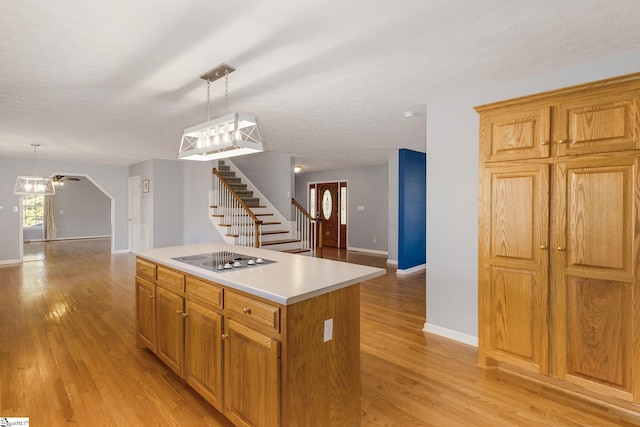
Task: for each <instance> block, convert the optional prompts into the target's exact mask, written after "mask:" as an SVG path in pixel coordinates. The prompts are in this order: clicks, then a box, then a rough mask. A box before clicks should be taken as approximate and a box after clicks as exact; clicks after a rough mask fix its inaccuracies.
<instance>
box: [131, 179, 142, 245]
mask: <svg viewBox="0 0 640 427" xmlns="http://www.w3.org/2000/svg"><path fill="white" fill-rule="evenodd" d="M138 249H140V177H139V176H132V177H130V178H129V251H135V250H138Z"/></svg>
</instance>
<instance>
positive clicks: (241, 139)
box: [178, 64, 264, 161]
mask: <svg viewBox="0 0 640 427" xmlns="http://www.w3.org/2000/svg"><path fill="white" fill-rule="evenodd" d="M233 71H235V68H233V67H231V66H229V65H227V64H220V65H219V66H217V67H216V68H214V69H212V70H210V71H207V72H206V73H204V74H203V75H201V76H200V78H201V79H204V80H206V81H207V121H206V122H205V123H201V124H199V125H196V126H192V127H190V128H187V129H185V130H184V134H183V135H182V142H181V143H180V151H179V152H178V158H179V159H184V160H201V161H204V160H214V159H223V158H226V157H234V156H241V155H243V154H250V153H257V152H261V151H264V150H263V148H262V140H261V139H260V131H259V129H258V123H257V122H256V119H255V117H252V116H250V115H248V114H242V113H231V114H227V115H225V116H222V117H219V118H216V119H213V120H212V119H211V117H210V87H211V82H214V81H216V80H218V79H219V78H221V77H224V79H225V104H226V108H227V113H228V108H229V73H232V72H233Z"/></svg>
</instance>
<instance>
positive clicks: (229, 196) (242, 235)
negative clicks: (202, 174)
mask: <svg viewBox="0 0 640 427" xmlns="http://www.w3.org/2000/svg"><path fill="white" fill-rule="evenodd" d="M213 175H214V176H215V181H216V182H215V184H214V188H216V190H217V204H216V212H217V214H219V215H222V223H223V224H225V225H227V230H228V233H227V236H232V237H234V239H235V242H236V244H237V245H240V246H253V247H256V248H259V247H260V246H261V237H260V236H261V232H260V228H261V226H262V221H261V220H259V219H258V218H257V217H256V216H255V215H254V214H253V212H251V209H249V207H248V206H247V205H246V203H245V202H244V201H243V200H242V199H241V198H240V196H239V195H238V194H237V193H236V192H235V190H234V189H233V188H231V186H230V185H229V184H228V183H227V182H226V180H225V179H224V177H223V176H221V175H220V173H219V172H218V170H217V169H216V168H213Z"/></svg>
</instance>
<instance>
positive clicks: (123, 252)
mask: <svg viewBox="0 0 640 427" xmlns="http://www.w3.org/2000/svg"><path fill="white" fill-rule="evenodd" d="M111 253H112V254H129V253H133V252H132V251H130V250H129V249H116V250H115V251H113V252H111Z"/></svg>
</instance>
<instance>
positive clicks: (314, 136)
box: [0, 0, 640, 170]
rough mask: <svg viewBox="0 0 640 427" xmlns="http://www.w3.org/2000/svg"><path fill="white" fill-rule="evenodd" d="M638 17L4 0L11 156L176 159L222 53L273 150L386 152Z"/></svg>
mask: <svg viewBox="0 0 640 427" xmlns="http://www.w3.org/2000/svg"><path fill="white" fill-rule="evenodd" d="M639 16H640V2H639V1H637V0H611V1H607V0H535V1H520V0H517V1H508V0H483V1H477V0H428V1H427V0H405V1H402V2H397V1H396V2H391V1H386V0H385V1H371V0H349V1H344V0H323V1H321V2H318V1H311V0H295V1H294V0H269V1H266V0H265V1H256V0H252V1H248V0H235V1H220V0H180V1H178V0H164V1H156V0H154V1H151V0H136V1H131V0H109V1H87V0H57V1H50V2H46V1H42V0H19V1H18V0H12V1H3V2H0V155H7V156H21V157H27V156H31V155H32V153H33V151H32V150H33V149H32V147H31V146H30V144H32V143H40V144H42V146H41V147H40V148H39V150H38V158H45V159H64V160H72V161H82V162H95V163H111V164H118V165H129V164H132V163H136V162H140V161H144V160H147V159H151V158H158V159H175V158H176V156H177V149H178V145H179V141H180V137H181V135H182V130H183V129H184V128H186V127H189V126H192V125H195V124H198V123H200V122H203V121H205V119H206V109H205V107H206V83H205V82H204V81H203V80H201V79H199V78H198V76H199V75H200V74H202V73H204V72H205V71H207V70H209V69H211V68H213V67H215V66H217V65H219V64H220V63H223V62H224V63H227V64H230V65H232V66H234V67H236V68H237V71H235V72H234V73H232V74H231V75H230V76H229V110H230V111H241V112H246V113H250V114H253V115H255V116H256V117H257V118H258V121H259V123H260V126H261V132H262V138H263V142H264V145H265V149H266V150H269V151H277V152H285V153H290V154H292V155H294V156H296V162H297V163H299V164H300V165H302V166H303V167H305V168H307V170H313V169H329V168H338V167H347V166H352V165H367V164H378V163H383V162H384V161H385V160H386V159H387V157H388V155H389V153H390V152H392V151H394V150H396V149H398V148H411V149H416V150H422V151H423V150H424V149H425V116H424V111H425V105H426V104H427V103H428V102H429V101H430V100H433V99H437V98H442V97H445V96H448V95H451V94H454V93H457V92H460V91H464V90H471V89H474V88H480V87H482V86H486V85H490V84H495V83H498V82H504V81H510V80H515V79H522V78H526V77H529V76H532V75H536V74H539V73H542V72H545V71H550V70H554V69H558V68H562V67H566V66H569V65H571V64H575V63H579V62H583V61H588V60H590V59H595V58H600V57H605V56H608V55H611V54H615V53H619V52H623V51H627V50H632V49H636V48H637V47H638V46H640V25H638V17H639ZM211 90H212V101H211V102H212V116H217V115H222V114H224V113H226V109H225V101H224V82H223V80H218V81H217V82H214V83H213V84H212V87H211ZM410 110H411V111H416V112H418V114H416V115H415V116H414V117H413V118H410V119H407V118H405V117H404V114H403V113H404V112H405V111H410Z"/></svg>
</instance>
